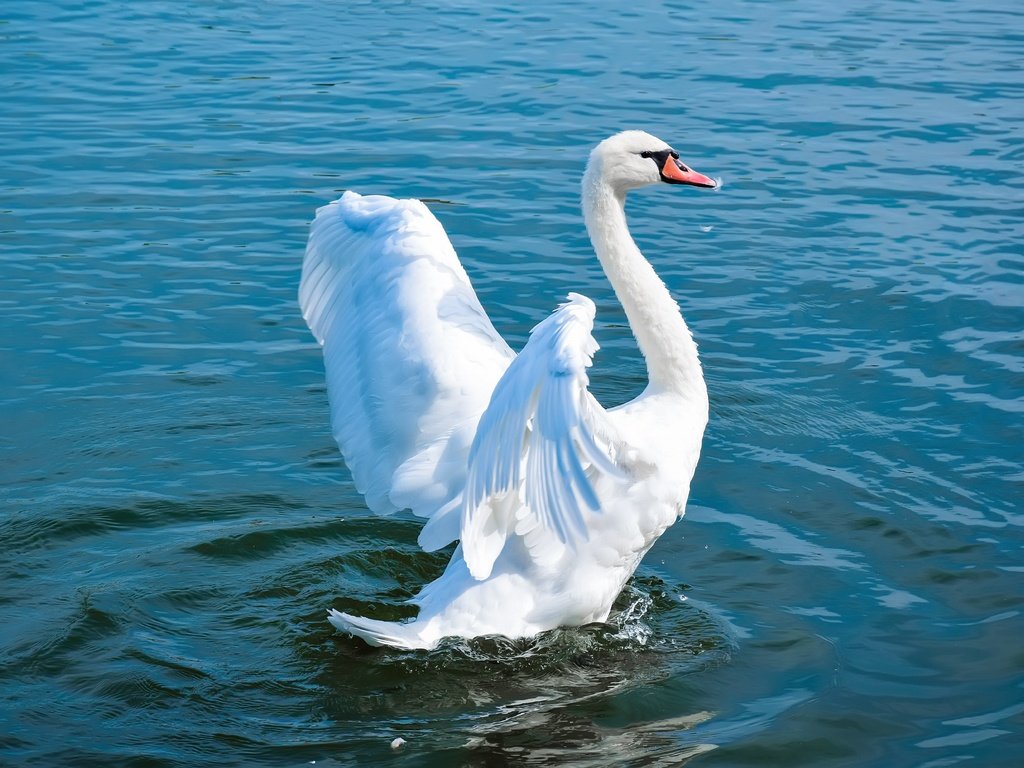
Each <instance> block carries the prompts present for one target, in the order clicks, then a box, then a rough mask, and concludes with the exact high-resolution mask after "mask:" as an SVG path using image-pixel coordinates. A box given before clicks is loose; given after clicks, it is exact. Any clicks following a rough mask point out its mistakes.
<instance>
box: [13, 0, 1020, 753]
mask: <svg viewBox="0 0 1024 768" xmlns="http://www.w3.org/2000/svg"><path fill="white" fill-rule="evenodd" d="M1022 29H1024V12H1022V11H1021V9H1020V7H1019V5H1018V4H1017V3H1011V2H1007V1H1005V0H996V2H989V3H985V4H980V3H971V2H965V3H952V2H938V1H933V2H895V1H894V2H867V3H858V4H844V3H834V2H817V1H810V2H794V3H786V4H779V3H767V2H764V3H753V2H734V1H731V0H727V1H726V2H721V3H715V4H686V3H665V4H659V3H652V2H640V3H628V4H621V3H609V2H598V3H592V4H588V5H578V4H571V3H549V4H544V5H543V6H541V5H538V6H528V7H527V6H522V7H516V6H510V5H489V4H479V3H468V2H461V3H460V2H443V3H440V4H436V5H433V6H431V7H429V8H428V7H423V6H421V5H420V4H415V3H392V2H380V3H357V2H352V3H345V4H341V3H338V4H330V3H312V2H298V1H296V2H284V1H282V2H246V3H241V2H239V3H228V2H225V3H216V4H198V3H176V2H147V3H134V4H131V3H113V2H109V0H96V1H95V2H65V1H63V0H61V1H60V2H46V3H44V2H33V1H30V0H21V1H20V2H18V3H7V4H6V5H4V7H3V9H2V10H0V40H2V42H0V72H2V80H0V82H3V85H4V106H3V109H2V110H0V140H2V147H3V151H2V152H0V209H2V211H0V215H2V218H0V230H2V236H0V269H2V278H3V279H2V281H0V328H2V329H3V333H2V336H0V360H2V365H0V385H2V386H0V424H2V429H0V482H2V485H0V498H2V500H3V506H2V511H0V542H2V544H0V585H2V588H0V763H3V764H10V765H36V766H40V765H75V766H88V765H96V766H113V765H133V766H143V765H145V766H158V765H166V766H182V765H210V764H217V765H246V766H251V765H296V766H297V765H306V764H310V763H312V762H313V761H316V765H318V766H320V765H345V766H348V765H370V764H373V765H376V764H386V763H388V762H393V763H394V764H403V765H418V766H428V765H429V766H452V765H488V766H490V765H505V764H509V765H520V764H530V765H594V766H598V765H601V766H604V765H612V764H615V765H636V766H640V765H677V764H681V763H683V762H686V761H688V760H690V759H691V758H692V762H693V764H694V765H702V766H703V765H708V766H712V765H723V766H724V765H729V766H733V765H758V766H768V765H776V766H794V765H809V766H811V765H813V766H819V765H827V766H833V765H836V766H838V765H849V766H854V765H856V766H863V765H878V766H909V765H914V766H948V765H953V764H957V763H959V762H970V763H971V764H972V765H985V766H997V765H1007V766H1009V765H1016V764H1019V762H1018V761H1019V759H1020V754H1021V750H1024V738H1022V736H1024V692H1022V687H1024V646H1022V642H1021V638H1022V637H1024V622H1022V616H1021V611H1022V609H1024V580H1022V571H1024V562H1022V557H1021V553H1022V543H1024V536H1022V528H1024V514H1022V512H1021V504H1020V501H1021V499H1022V497H1024V494H1022V493H1021V488H1022V482H1024V470H1022V468H1021V458H1022V449H1021V445H1022V441H1024V429H1022V421H1021V414H1022V411H1024V403H1022V399H1021V393H1022V384H1024V362H1022V360H1024V356H1022V355H1021V352H1022V348H1024V340H1022V328H1024V311H1022V304H1024V285H1022V282H1024V281H1022V271H1021V270H1022V267H1024V252H1022V245H1021V243H1022V242H1024V217H1022V213H1024V177H1022V169H1024V134H1022V133H1021V124H1022V118H1024V107H1022V104H1024V79H1022V65H1024V32H1022ZM625 127H639V128H645V129H647V130H650V131H651V132H653V133H655V134H658V135H660V136H662V137H664V138H665V139H667V140H669V141H670V142H672V143H673V144H674V145H675V146H677V147H678V148H680V149H681V150H683V156H684V158H686V159H687V160H688V161H690V162H692V163H693V165H694V166H695V167H696V168H698V169H699V170H702V171H704V172H705V173H709V174H712V175H715V176H721V177H723V178H724V180H725V185H724V188H723V189H722V191H721V192H720V193H718V194H700V193H697V192H692V191H691V193H686V192H679V191H678V190H674V189H673V190H668V189H666V190H650V191H646V192H644V193H642V194H637V195H635V196H634V199H632V202H631V206H630V212H631V220H632V223H633V228H634V231H635V233H636V235H637V238H638V240H639V242H640V243H641V245H642V247H644V249H645V250H646V252H647V253H648V254H649V255H650V256H651V257H652V260H653V261H654V263H655V265H656V267H657V268H658V269H659V271H660V272H661V274H662V275H663V276H664V278H665V280H666V282H667V283H668V284H669V286H670V287H671V289H672V290H673V292H674V293H675V294H676V295H677V296H678V297H679V299H680V301H681V303H682V306H683V308H684V311H685V314H686V316H687V319H688V320H689V322H690V323H691V325H692V327H693V328H694V330H695V332H696V335H697V338H698V341H699V342H700V344H701V350H702V354H703V358H704V361H705V368H706V374H707V378H708V384H709V389H710V395H711V403H712V418H711V423H710V425H709V428H708V434H707V439H706V443H705V452H704V456H703V459H702V461H701V465H700V467H699V468H698V472H697V477H696V479H695V484H694V487H693V495H692V500H691V505H690V508H689V512H688V514H687V516H686V519H685V520H684V521H683V522H682V523H680V524H679V525H677V526H675V527H673V528H672V529H670V530H669V532H668V533H666V534H665V536H664V537H663V538H662V539H661V540H660V541H659V542H658V544H657V545H656V546H655V547H654V549H653V550H652V551H651V553H650V554H649V556H648V557H647V559H646V560H645V562H644V564H643V565H642V566H641V568H640V570H639V571H638V573H637V576H636V578H635V579H634V580H633V581H632V582H631V584H630V586H629V587H628V589H627V592H626V593H624V595H623V596H622V597H621V598H620V601H619V608H620V612H619V613H618V614H617V616H616V618H615V619H614V621H613V623H612V624H610V625H607V626H598V627H590V628H586V629H582V630H572V631H559V632H553V633H550V634H548V635H545V636H543V637H541V638H540V639H538V640H537V641H536V642H530V643H509V642H503V641H499V640H481V641H475V642H473V643H464V642H462V643H460V642H453V643H451V644H449V645H447V646H445V647H442V648H440V649H438V650H437V651H434V652H431V653H399V652H394V651H386V650H385V651H381V650H371V649H368V648H367V647H365V646H363V645H361V644H360V643H359V642H357V641H354V640H352V639H349V638H346V637H342V636H338V635H336V634H334V633H333V631H332V629H331V627H330V626H329V625H328V624H327V622H326V620H325V610H326V608H328V607H330V606H333V607H337V608H342V609H352V610H355V611H357V612H360V613H369V614H373V615H377V616H380V617H389V618H397V617H398V616H401V615H408V613H409V610H408V607H406V606H402V605H401V600H402V599H404V598H406V597H408V596H410V595H412V594H413V593H414V592H415V591H416V590H417V589H418V587H419V585H421V584H422V583H423V582H424V581H426V580H429V579H431V578H432V577H433V576H435V575H436V574H437V573H439V571H440V569H441V568H442V567H443V564H444V561H445V559H446V554H445V553H439V554H434V555H428V554H424V553H422V552H421V551H419V550H418V549H417V547H416V545H415V537H416V533H417V530H418V525H417V523H416V522H414V521H412V520H409V519H406V518H397V519H388V520H383V519H377V518H375V517H373V516H372V515H371V514H370V513H368V512H367V510H366V509H365V508H364V506H363V504H362V501H361V500H360V498H359V496H358V495H357V494H355V493H354V491H353V489H352V487H351V485H350V482H349V479H348V475H347V471H346V470H345V468H344V466H343V464H342V462H341V461H340V458H339V456H338V454H337V450H336V448H335V446H334V445H333V443H332V440H331V438H330V435H329V432H328V416H327V405H326V399H325V390H324V384H323V372H322V366H321V360H320V352H319V349H318V347H317V346H316V344H315V343H314V342H313V340H312V338H311V337H310V336H309V334H308V332H307V331H306V329H305V327H304V325H303V323H302V320H301V318H300V316H299V313H298V310H297V307H296V300H295V294H296V289H297V284H298V277H299V270H300V264H301V258H302V252H303V248H304V244H305V237H306V230H307V224H308V222H309V220H310V218H311V216H312V213H313V210H314V209H315V207H316V206H317V205H320V204H322V203H324V202H325V201H327V200H330V199H333V198H334V197H336V196H337V195H338V194H339V193H340V191H341V190H343V189H346V188H350V187H351V188H355V189H358V190H360V191H364V192H383V193H391V194H399V195H408V196H419V197H424V198H430V199H433V200H436V201H439V202H435V203H433V204H432V207H433V209H434V211H435V212H436V213H437V215H438V216H439V218H440V219H441V220H442V222H443V223H444V225H445V226H446V228H447V229H448V231H449V232H450V234H451V236H452V239H453V241H454V243H455V245H456V247H457V249H458V250H459V251H460V253H461V255H462V257H463V260H464V262H465V263H466V265H467V269H468V271H469V272H470V274H471V277H472V279H473V280H474V282H475V284H476V286H477V289H478V291H479V293H480V295H481V298H482V300H483V302H484V304H485V306H486V307H487V308H488V310H489V311H490V313H491V315H492V317H493V318H494V321H495V325H496V326H497V327H498V328H499V330H501V331H502V332H503V333H504V334H505V335H506V338H508V339H509V341H510V343H512V344H513V346H518V345H520V344H522V343H523V341H524V339H525V335H526V333H527V331H528V329H529V328H530V327H531V326H532V325H533V324H534V323H535V322H536V321H537V320H539V319H540V318H541V317H542V316H543V315H544V314H545V313H546V312H548V311H549V310H550V309H551V308H553V307H554V306H555V304H556V303H557V302H558V301H559V300H560V299H561V298H562V297H563V296H564V295H565V293H566V292H568V291H569V290H579V291H581V292H584V293H586V294H588V295H589V296H591V297H592V298H594V300H595V301H596V302H597V304H598V313H599V315H598V317H599V327H598V329H597V335H598V339H599V341H600V342H601V343H602V346H603V349H602V351H601V352H600V353H599V355H598V358H597V363H596V366H595V368H594V377H593V378H594V389H595V391H596V393H597V394H598V396H599V398H600V399H601V400H602V401H603V402H605V403H606V404H609V405H611V404H614V403H617V402H621V401H623V400H626V399H628V398H630V397H632V396H633V395H634V394H636V393H637V392H638V391H639V390H640V389H641V388H642V386H643V377H644V371H643V367H642V362H641V360H640V359H639V356H638V354H637V352H636V351H635V348H634V346H633V343H632V340H631V337H630V334H629V331H628V328H626V327H625V325H624V318H623V316H622V314H621V312H620V310H619V309H618V307H617V306H616V304H615V302H614V300H613V296H612V294H611V291H610V289H609V287H608V285H607V284H606V283H605V281H604V279H603V277H602V275H601V273H600V271H599V269H598V266H597V265H596V262H595V261H594V260H593V258H592V256H591V254H590V249H589V246H588V244H587V241H586V239H585V235H584V232H583V228H582V224H581V221H580V217H579V214H578V203H577V196H578V183H579V176H580V173H581V171H582V168H583V164H584V161H585V157H586V153H587V152H588V150H589V148H590V146H592V145H593V144H594V143H595V142H597V141H598V140H600V139H601V138H603V137H604V136H605V135H607V134H609V133H611V132H613V131H615V130H618V129H620V128H625ZM396 736H402V737H403V738H405V739H406V740H407V745H406V747H405V748H404V750H402V751H401V752H399V753H392V751H391V749H390V748H389V743H390V742H391V740H392V739H393V738H395V737H396Z"/></svg>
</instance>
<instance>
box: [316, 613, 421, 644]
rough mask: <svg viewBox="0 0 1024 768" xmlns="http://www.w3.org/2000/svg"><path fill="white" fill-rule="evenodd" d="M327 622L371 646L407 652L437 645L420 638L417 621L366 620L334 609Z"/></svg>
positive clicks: (328, 615) (328, 614)
mask: <svg viewBox="0 0 1024 768" xmlns="http://www.w3.org/2000/svg"><path fill="white" fill-rule="evenodd" d="M327 620H328V621H330V622H331V624H333V625H334V626H336V627H337V628H338V629H340V630H341V631H342V632H347V633H348V634H350V635H355V636H356V637H359V638H362V639H363V640H365V641H366V642H367V643H369V644H370V645H376V646H381V645H390V646H392V647H393V648H403V649H407V650H413V649H416V648H423V649H429V648H433V647H434V645H436V643H431V642H429V641H427V640H424V639H423V638H422V637H420V634H419V632H418V629H419V628H418V627H416V626H415V625H416V622H415V621H412V622H408V623H405V624H402V623H399V622H397V621H378V620H377V619H364V618H361V617H359V616H350V615H349V614H347V613H342V612H341V611H336V610H334V609H333V608H332V609H331V610H329V611H328V612H327Z"/></svg>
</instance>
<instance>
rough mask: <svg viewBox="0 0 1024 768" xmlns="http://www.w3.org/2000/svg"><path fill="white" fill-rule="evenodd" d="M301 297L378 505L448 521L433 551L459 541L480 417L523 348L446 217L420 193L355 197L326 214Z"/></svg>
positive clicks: (342, 427)
mask: <svg viewBox="0 0 1024 768" xmlns="http://www.w3.org/2000/svg"><path fill="white" fill-rule="evenodd" d="M299 304H300V306H301V307H302V314H303V317H304V318H305V320H306V322H307V324H308V325H309V328H310V330H311V331H312V332H313V335H314V336H315V337H316V339H317V340H318V341H319V342H320V344H321V345H322V346H323V354H324V369H325V373H326V376H327V391H328V398H329V400H330V405H331V425H332V431H333V433H334V437H335V439H336V440H337V441H338V444H339V446H340V447H341V450H342V453H343V454H344V456H345V461H346V463H347V464H348V466H349V468H350V470H351V471H352V476H353V479H354V481H355V484H356V487H357V488H358V489H359V491H360V492H362V493H363V494H364V495H365V496H366V501H367V504H368V505H369V506H370V508H371V509H373V510H374V511H375V512H379V513H384V514H386V513H390V512H394V511H396V510H397V509H403V508H410V509H412V511H413V512H414V513H416V514H417V515H420V516H424V517H430V516H432V515H433V516H436V517H438V518H439V519H438V520H435V521H434V524H433V525H431V524H428V526H427V528H429V529H430V530H429V532H428V531H427V529H424V530H425V533H427V534H428V535H427V536H426V538H427V540H428V544H430V545H431V548H436V547H440V546H444V544H447V543H448V542H449V541H452V540H454V539H455V538H457V537H458V535H459V530H458V522H459V521H458V515H457V514H453V512H452V509H453V507H455V506H457V502H458V501H459V500H460V493H461V491H462V488H463V485H464V482H465V476H466V466H467V459H468V455H469V448H470V444H471V441H472V439H473V435H474V433H475V431H476V424H477V421H478V420H479V417H480V414H482V413H483V411H484V409H485V408H486V406H487V402H488V399H489V398H490V395H491V392H492V391H493V389H494V386H495V384H496V383H497V382H498V380H499V379H500V377H501V375H502V374H503V373H504V371H505V369H506V368H507V367H508V364H509V361H510V360H511V359H512V358H513V357H514V355H513V353H512V351H511V350H510V349H509V347H508V345H507V344H505V342H504V341H503V340H502V339H501V337H500V336H499V335H498V334H497V332H496V331H495V330H494V327H493V326H492V325H491V322H490V320H489V319H488V317H487V315H486V313H485V312H484V310H483V307H481V305H480V301H479V299H478V298H477V296H476V293H475V292H474V291H473V288H472V286H471V285H470V282H469V278H468V277H467V276H466V273H465V270H464V269H463V268H462V265H461V264H460V263H459V260H458V257H457V256H456V255H455V251H454V249H453V248H452V246H451V243H450V241H449V240H448V236H447V235H446V234H445V232H444V229H443V227H442V226H441V224H440V222H438V220H437V219H436V218H435V217H434V216H433V215H432V214H431V213H430V211H429V210H428V209H427V207H426V206H425V205H423V203H421V202H420V201H418V200H396V199H393V198H390V197H383V196H361V195H358V194H356V193H354V192H346V193H345V194H344V195H343V196H342V197H341V198H340V199H339V200H336V201H334V202H333V203H330V204H329V205H326V206H324V207H322V208H320V209H319V210H318V211H317V215H316V219H315V220H314V222H313V224H312V227H311V229H310V235H309V243H308V245H307V248H306V255H305V260H304V262H303V270H302V281H301V284H300V287H299ZM421 541H422V539H421Z"/></svg>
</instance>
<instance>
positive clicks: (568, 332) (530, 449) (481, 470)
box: [461, 293, 625, 579]
mask: <svg viewBox="0 0 1024 768" xmlns="http://www.w3.org/2000/svg"><path fill="white" fill-rule="evenodd" d="M593 325H594V303H593V302H592V301H590V299H588V298H586V297H584V296H580V295H579V294H575V293H570V294H569V300H568V301H567V302H566V303H565V304H562V305H561V306H560V307H559V308H558V310H556V311H555V312H554V313H553V314H552V315H550V316H549V317H548V318H547V319H546V320H544V321H543V322H542V323H540V324H539V325H537V327H536V328H534V329H533V331H532V332H531V334H530V339H529V341H528V342H527V344H526V346H525V347H524V348H523V351H522V352H520V353H519V356H518V357H517V358H516V359H515V360H514V361H513V362H512V364H511V365H510V366H509V367H508V370H507V371H506V372H505V375H504V376H503V377H502V379H501V381H500V382H498V385H497V387H495V389H494V394H493V396H492V397H491V402H490V405H488V407H487V410H486V411H485V412H484V415H483V416H482V417H481V419H480V423H479V426H478V428H477V433H476V437H475V439H474V441H473V446H472V450H471V452H470V458H469V474H468V477H467V480H466V490H465V493H464V496H463V499H462V531H461V538H462V547H463V556H464V558H465V560H466V564H467V565H468V566H469V570H470V573H472V574H473V576H475V577H476V578H478V579H483V578H486V577H487V576H488V575H489V574H490V572H491V568H492V566H493V565H494V560H495V558H497V556H498V554H499V553H500V552H501V549H502V547H503V546H504V544H505V541H506V539H507V537H508V536H509V534H511V533H513V532H514V533H516V534H520V535H527V534H529V533H530V532H531V531H534V530H536V529H537V528H538V527H540V529H541V532H542V534H544V535H541V536H537V537H533V538H534V539H535V541H536V542H537V543H538V544H540V545H543V546H547V544H549V543H550V540H551V537H550V533H554V534H555V536H556V537H557V541H558V542H559V543H560V544H562V545H565V546H570V547H571V546H572V545H573V543H574V542H575V541H578V540H580V539H585V538H586V535H587V534H586V521H585V510H591V511H593V512H598V511H599V510H600V503H599V500H598V498H597V494H596V493H595V492H594V486H593V481H594V479H596V475H598V474H604V475H611V476H617V477H623V476H624V474H625V473H624V472H623V470H622V469H621V468H620V467H619V466H618V465H617V463H616V445H617V443H618V440H617V438H616V436H615V433H614V429H613V428H612V425H611V424H610V422H609V420H608V417H607V414H606V413H605V411H604V409H603V408H602V407H601V406H600V404H598V402H597V401H596V400H595V399H594V397H593V396H592V395H591V394H590V392H589V391H588V390H587V385H588V383H589V379H588V378H587V372H586V369H587V368H588V367H589V366H590V365H591V362H592V359H593V355H594V352H596V351H597V349H598V345H597V342H596V341H594V337H593V336H592V335H591V331H592V329H593ZM522 502H525V507H524V506H523V504H522ZM549 532H550V533H549ZM545 540H546V541H545Z"/></svg>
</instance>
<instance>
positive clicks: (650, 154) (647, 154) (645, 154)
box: [640, 152, 654, 157]
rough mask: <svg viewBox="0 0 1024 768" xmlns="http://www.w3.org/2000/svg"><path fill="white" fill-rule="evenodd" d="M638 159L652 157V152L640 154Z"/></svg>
mask: <svg viewBox="0 0 1024 768" xmlns="http://www.w3.org/2000/svg"><path fill="white" fill-rule="evenodd" d="M640 157H654V153H653V152H641V153H640Z"/></svg>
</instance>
